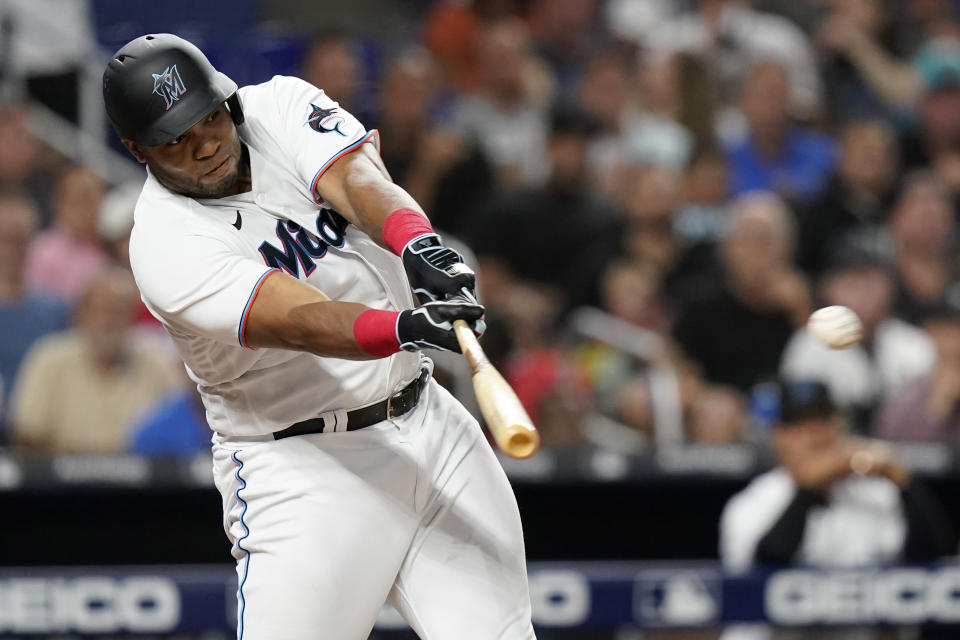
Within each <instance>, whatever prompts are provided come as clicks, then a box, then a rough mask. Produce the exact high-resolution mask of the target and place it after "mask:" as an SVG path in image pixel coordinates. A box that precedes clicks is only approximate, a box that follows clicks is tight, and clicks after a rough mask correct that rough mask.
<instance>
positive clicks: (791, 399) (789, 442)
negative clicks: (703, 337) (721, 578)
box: [720, 380, 956, 640]
mask: <svg viewBox="0 0 960 640" xmlns="http://www.w3.org/2000/svg"><path fill="white" fill-rule="evenodd" d="M777 387H778V395H779V399H780V402H779V405H780V409H779V413H780V415H779V419H778V421H777V422H776V423H775V425H774V426H773V428H772V429H773V432H772V434H771V445H772V448H773V451H774V453H775V454H776V457H777V460H778V463H779V464H778V466H777V467H776V468H774V469H773V470H771V471H768V472H767V473H764V474H762V475H760V476H759V477H757V478H755V479H754V480H753V481H752V482H751V483H750V484H749V485H748V486H747V488H746V489H744V490H743V491H741V492H740V493H738V494H736V495H735V496H733V497H732V498H731V499H730V501H729V502H728V503H727V505H726V506H725V507H724V510H723V514H722V515H721V521H720V555H721V559H722V560H723V563H724V565H725V566H726V567H727V568H728V569H729V570H732V571H735V572H742V571H747V570H749V569H752V568H756V567H758V566H768V567H782V566H808V567H849V568H853V567H869V566H876V565H880V564H888V563H891V562H905V563H922V562H929V561H931V560H934V559H936V558H938V557H941V556H945V555H948V554H951V553H953V552H955V550H956V538H955V535H954V533H953V531H952V530H951V526H950V523H949V520H948V519H947V517H946V514H945V513H944V511H943V508H942V507H941V506H940V505H939V503H938V502H937V500H936V499H935V498H934V497H933V495H932V494H931V493H930V492H929V491H928V490H927V489H926V487H925V486H924V485H923V483H922V482H921V481H920V480H918V479H917V478H916V477H915V476H914V474H912V473H911V472H910V470H909V469H907V467H906V466H904V465H903V464H902V463H901V462H899V461H898V460H897V458H896V456H895V455H894V454H893V453H892V450H891V449H890V448H889V447H888V446H886V445H884V444H883V443H880V442H879V441H874V440H865V439H860V438H852V437H850V436H848V435H846V434H845V433H844V425H843V423H842V420H841V418H840V413H839V411H838V409H837V407H836V405H835V404H834V403H833V401H832V400H831V399H830V396H829V392H828V390H827V387H826V385H824V384H823V383H822V382H819V381H813V380H795V381H782V382H780V383H778V385H777ZM750 631H751V632H756V631H766V630H758V629H756V628H752V629H750ZM796 631H797V630H794V631H793V633H795V632H796ZM740 632H743V633H746V630H745V629H741V628H731V629H728V634H725V635H724V640H727V639H728V638H730V639H733V638H739V637H744V638H746V637H750V638H756V637H764V636H758V635H756V634H755V633H754V634H752V635H749V636H748V635H743V636H741V635H738V634H739V633H740ZM834 633H836V634H839V635H833V634H834ZM769 637H771V638H780V637H781V634H780V632H777V633H775V634H772V635H770V636H769ZM783 637H790V638H793V637H810V636H809V635H800V636H795V635H789V634H788V633H787V632H784V635H783ZM817 637H819V638H827V637H829V638H834V637H836V638H844V639H845V640H848V639H851V638H857V639H859V638H874V637H876V636H875V635H873V632H872V631H867V630H853V629H842V630H835V631H829V632H828V631H823V630H821V631H819V632H818V636H817Z"/></svg>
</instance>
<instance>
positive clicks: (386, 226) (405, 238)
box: [383, 209, 435, 256]
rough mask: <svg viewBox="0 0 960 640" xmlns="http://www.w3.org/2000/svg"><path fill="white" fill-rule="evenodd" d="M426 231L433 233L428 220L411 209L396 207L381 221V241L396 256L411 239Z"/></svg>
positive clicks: (426, 232)
mask: <svg viewBox="0 0 960 640" xmlns="http://www.w3.org/2000/svg"><path fill="white" fill-rule="evenodd" d="M428 233H435V231H434V230H433V227H432V226H430V221H429V220H427V217H426V216H425V215H423V214H422V213H417V212H416V211H414V210H413V209H397V210H396V211H394V212H393V213H391V214H390V215H389V216H387V219H386V220H384V221H383V243H384V244H385V245H387V248H388V249H390V251H392V252H394V253H395V254H397V255H398V256H399V255H401V254H402V253H403V248H404V247H406V246H407V244H408V243H409V242H410V241H411V240H413V239H414V238H417V237H419V236H422V235H425V234H428Z"/></svg>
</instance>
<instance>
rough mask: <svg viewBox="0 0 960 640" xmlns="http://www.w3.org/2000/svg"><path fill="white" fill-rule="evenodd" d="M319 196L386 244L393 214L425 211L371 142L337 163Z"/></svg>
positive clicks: (319, 186) (321, 183) (326, 176)
mask: <svg viewBox="0 0 960 640" xmlns="http://www.w3.org/2000/svg"><path fill="white" fill-rule="evenodd" d="M316 195H318V196H319V197H320V198H322V199H323V200H324V201H326V202H328V203H330V204H331V205H332V206H333V207H334V208H335V209H336V210H337V211H339V212H340V213H341V214H342V215H343V216H344V217H346V218H347V219H348V220H349V221H350V222H352V223H353V224H354V225H356V226H357V227H358V228H359V229H360V230H361V231H363V232H364V233H366V234H367V235H368V236H370V237H371V238H372V239H373V240H374V241H375V242H377V243H378V244H380V245H381V246H384V247H385V246H386V245H385V244H384V238H383V224H384V222H385V221H386V219H387V218H388V217H389V216H390V214H391V213H393V212H394V211H397V210H410V211H415V212H417V213H418V214H421V215H422V214H423V209H421V207H420V205H419V204H417V201H416V200H414V199H413V197H412V196H411V195H410V194H409V193H407V192H406V191H404V190H403V188H401V187H400V186H398V185H396V184H394V183H393V181H391V180H390V175H389V173H387V170H386V168H385V167H384V166H383V162H382V161H381V160H380V157H379V156H378V155H377V153H376V151H374V150H373V149H372V148H371V147H370V146H369V145H363V146H362V147H361V148H360V149H357V150H356V151H354V152H353V153H350V154H347V155H345V156H344V157H342V158H340V159H339V160H337V161H336V162H335V163H333V165H331V166H330V168H329V169H328V170H327V171H326V173H324V174H323V176H321V178H320V181H319V183H318V184H317V194H316ZM424 221H426V216H425V215H424Z"/></svg>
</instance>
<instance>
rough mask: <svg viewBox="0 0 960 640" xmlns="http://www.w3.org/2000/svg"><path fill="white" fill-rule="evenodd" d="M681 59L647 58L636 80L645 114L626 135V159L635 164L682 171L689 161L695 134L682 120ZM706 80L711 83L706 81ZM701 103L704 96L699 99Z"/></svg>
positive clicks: (656, 56) (688, 96) (651, 56)
mask: <svg viewBox="0 0 960 640" xmlns="http://www.w3.org/2000/svg"><path fill="white" fill-rule="evenodd" d="M681 71H682V65H681V55H679V54H672V55H668V54H657V55H650V56H645V57H644V58H643V62H642V67H641V69H640V71H639V75H638V76H637V83H638V85H639V89H640V93H641V97H642V103H641V107H642V111H641V112H640V114H639V115H638V116H637V117H636V118H634V119H633V120H632V121H631V122H630V123H629V127H628V128H627V129H626V131H625V132H624V134H625V140H624V142H625V144H626V147H627V159H628V160H629V161H630V162H631V163H634V164H641V165H646V164H655V165H659V166H663V167H667V168H669V169H672V170H673V171H681V170H683V168H684V167H685V166H686V165H687V163H688V162H689V160H690V152H691V149H692V148H693V146H694V138H693V133H692V132H691V131H690V130H689V129H687V127H686V126H684V123H683V122H681V120H680V117H681V115H682V113H683V111H684V108H685V106H686V98H692V97H694V96H692V95H690V94H683V93H682V91H681V89H682V88H683V87H685V85H684V84H683V83H682V82H681ZM703 80H708V78H704V79H703ZM696 97H698V98H700V99H701V100H702V99H703V98H704V96H703V95H699V96H696Z"/></svg>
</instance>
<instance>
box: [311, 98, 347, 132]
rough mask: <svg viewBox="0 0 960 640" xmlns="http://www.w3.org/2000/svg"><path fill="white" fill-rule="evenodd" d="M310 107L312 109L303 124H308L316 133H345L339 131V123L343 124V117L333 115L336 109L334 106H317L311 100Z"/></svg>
mask: <svg viewBox="0 0 960 640" xmlns="http://www.w3.org/2000/svg"><path fill="white" fill-rule="evenodd" d="M310 107H311V108H312V109H313V111H312V112H311V113H310V115H309V116H308V117H307V121H306V122H305V123H304V124H308V125H310V128H311V129H313V130H314V131H316V132H317V133H327V132H329V131H336V132H337V133H339V134H340V135H342V136H345V135H347V134H345V133H344V132H343V131H340V125H341V124H343V118H342V117H341V116H338V115H334V112H335V111H336V110H337V108H336V107H331V108H329V109H324V108H323V107H318V106H317V105H315V104H313V103H312V102H311V103H310ZM331 125H332V126H331Z"/></svg>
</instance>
